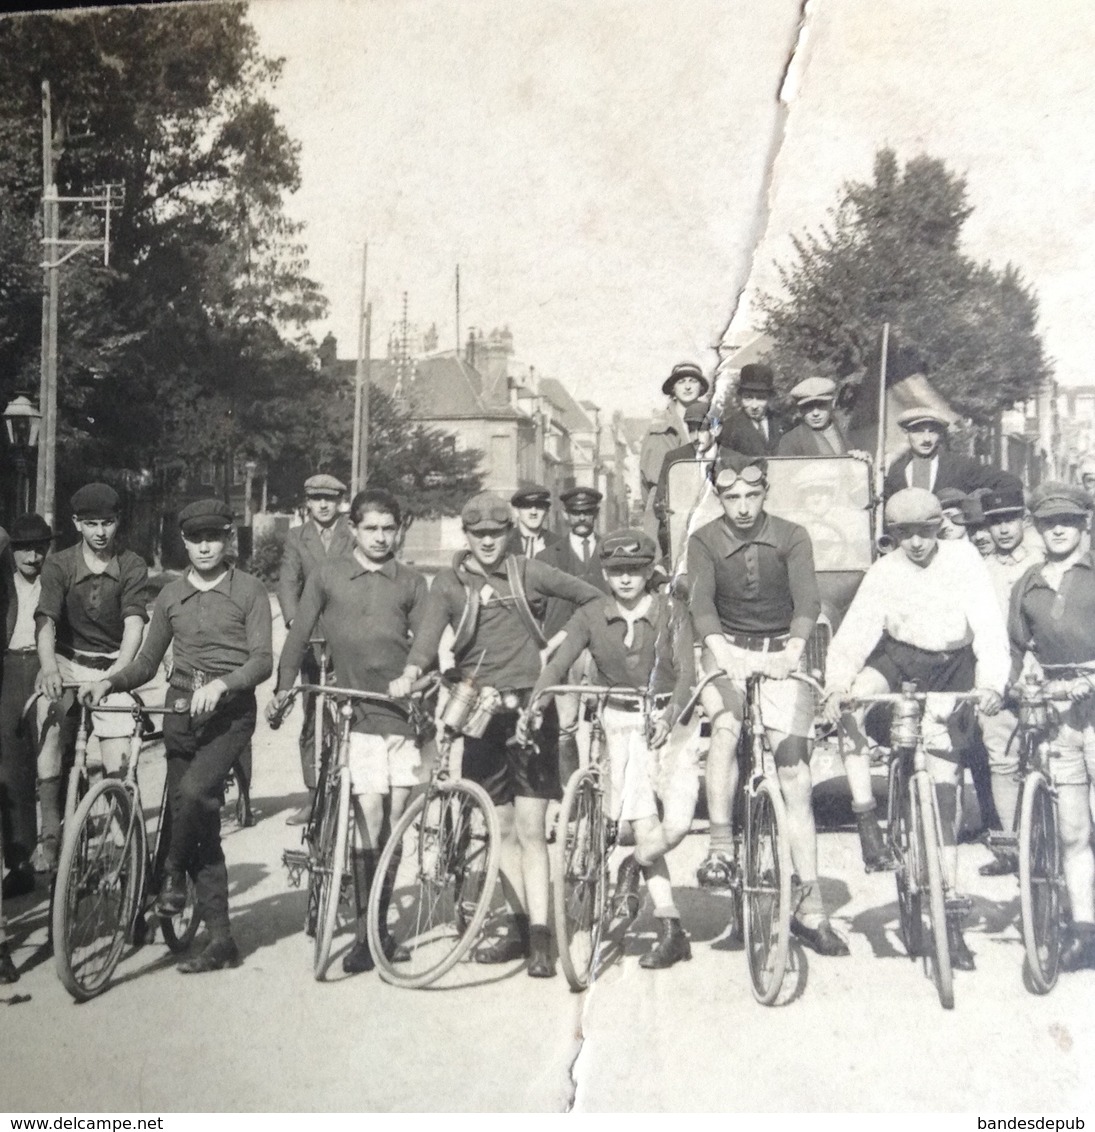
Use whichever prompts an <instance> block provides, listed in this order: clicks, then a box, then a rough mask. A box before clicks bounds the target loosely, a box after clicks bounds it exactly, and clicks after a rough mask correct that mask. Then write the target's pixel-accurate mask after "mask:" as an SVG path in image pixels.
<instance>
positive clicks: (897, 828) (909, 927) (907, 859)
mask: <svg viewBox="0 0 1095 1132" xmlns="http://www.w3.org/2000/svg"><path fill="white" fill-rule="evenodd" d="M888 786H889V790H888V802H887V813H888V814H889V837H890V848H891V849H892V851H893V855H894V860H895V861H896V863H897V868H896V870H895V871H894V879H895V880H896V881H897V916H898V924H899V926H900V929H901V938H902V939H903V940H904V941H905V951H906V953H907V954H908V956H909V958H910V959H915V958H916V957H917V956H919V955H921V954H923V951H924V921H923V914H922V911H921V900H920V894H921V890H920V888H919V885H918V878H919V872H918V869H919V861H920V856H919V854H918V853H917V847H916V842H915V840H914V839H913V837H912V832H911V831H912V798H911V792H910V790H909V772H908V769H907V768H906V765H905V760H904V758H903V757H902V756H901V755H900V754H898V755H897V756H895V757H894V759H893V760H892V761H891V763H890V776H889V783H888Z"/></svg>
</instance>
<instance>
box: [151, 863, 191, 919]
mask: <svg viewBox="0 0 1095 1132" xmlns="http://www.w3.org/2000/svg"><path fill="white" fill-rule="evenodd" d="M185 907H186V878H185V877H184V876H181V875H180V874H179V873H166V874H165V875H164V878H163V886H162V887H161V888H160V895H159V896H157V897H156V912H157V913H158V914H159V915H161V916H177V915H178V914H179V913H180V912H181V911H182V910H183V909H184V908H185Z"/></svg>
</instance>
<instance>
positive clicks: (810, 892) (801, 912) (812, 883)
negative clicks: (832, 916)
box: [796, 877, 828, 928]
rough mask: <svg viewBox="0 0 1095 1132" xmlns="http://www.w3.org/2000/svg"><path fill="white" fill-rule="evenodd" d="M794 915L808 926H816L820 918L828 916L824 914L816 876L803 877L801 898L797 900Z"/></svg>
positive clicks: (823, 903) (823, 902)
mask: <svg viewBox="0 0 1095 1132" xmlns="http://www.w3.org/2000/svg"><path fill="white" fill-rule="evenodd" d="M796 915H797V916H798V918H799V920H801V921H802V922H803V923H804V924H805V925H806V926H807V927H810V928H816V927H817V926H818V924H820V923H821V921H822V920H825V919H827V918H828V917H827V916H826V915H825V901H824V900H822V898H821V885H820V884H819V883H818V880H817V877H812V878H810V879H808V880H807V879H805V878H804V879H803V881H802V899H801V901H800V902H799V905H798V911H797V912H796Z"/></svg>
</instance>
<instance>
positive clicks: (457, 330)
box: [456, 264, 463, 361]
mask: <svg viewBox="0 0 1095 1132" xmlns="http://www.w3.org/2000/svg"><path fill="white" fill-rule="evenodd" d="M462 345H463V343H462V342H461V341H460V264H457V265H456V358H457V361H459V360H460V348H461V347H462Z"/></svg>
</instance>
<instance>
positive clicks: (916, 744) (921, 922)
mask: <svg viewBox="0 0 1095 1132" xmlns="http://www.w3.org/2000/svg"><path fill="white" fill-rule="evenodd" d="M929 696H947V697H948V698H950V699H952V700H953V701H954V702H955V703H956V704H961V703H971V704H976V703H978V702H979V700H980V696H979V694H978V693H977V692H918V691H917V690H916V685H915V684H910V683H904V684H902V686H901V691H899V692H883V693H879V694H876V695H867V696H851V697H847V698H845V699H844V700H843V701H842V702H843V704H844V706H847V707H851V706H854V705H855V704H863V705H870V704H891V705H893V709H894V710H893V718H892V721H891V724H890V768H889V776H888V781H887V791H886V817H887V825H888V830H889V834H888V836H889V841H890V848H891V851H892V852H893V856H894V860H895V862H896V866H897V867H896V870H895V878H896V882H897V910H898V922H899V927H900V931H901V938H902V940H903V941H904V944H905V951H906V953H907V954H908V956H909V958H910V959H913V960H915V959H917V958H923V959H924V961H925V965H926V967H927V969H928V973H929V974H930V975H931V977H932V981H933V982H934V983H935V988H936V993H937V994H938V995H939V1002H940V1004H941V1005H942V1007H943V1009H944V1010H951V1009H953V1008H954V971H953V970H952V968H951V957H950V947H949V944H948V942H947V915H948V914H952V915H956V914H961V913H963V912H966V911H968V909H969V907H970V901H969V898H968V897H965V896H960V895H958V894H957V893H956V892H955V888H954V884H953V883H952V882H951V879H950V878H949V877H948V876H946V874H945V870H944V867H943V825H942V821H941V818H940V816H939V804H938V802H937V800H936V796H935V789H934V783H933V782H932V779H931V775H930V774H929V773H928V765H927V751H926V750H925V748H924V744H923V742H922V735H921V726H920V725H921V721H922V717H923V705H924V704H925V703H926V701H927V699H928V697H929ZM925 898H926V900H925ZM926 936H927V937H929V938H930V940H931V945H930V947H929V946H926V945H925V937H926Z"/></svg>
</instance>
